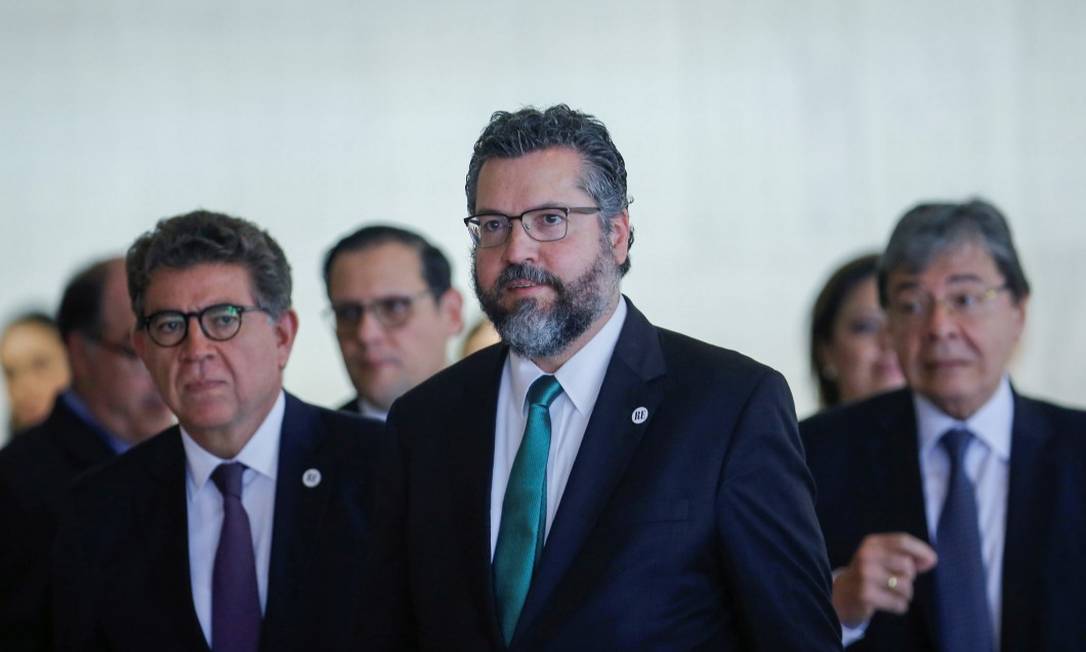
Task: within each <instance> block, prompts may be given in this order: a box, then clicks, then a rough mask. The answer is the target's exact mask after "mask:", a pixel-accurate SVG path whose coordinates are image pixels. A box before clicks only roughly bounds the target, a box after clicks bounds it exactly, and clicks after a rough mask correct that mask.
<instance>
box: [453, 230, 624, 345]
mask: <svg viewBox="0 0 1086 652" xmlns="http://www.w3.org/2000/svg"><path fill="white" fill-rule="evenodd" d="M607 244H608V243H607V239H606V238H604V239H603V242H602V243H601V245H607ZM619 278H620V275H619V272H618V265H616V264H615V262H614V260H612V258H611V252H610V247H609V246H607V248H606V249H602V247H601V251H600V254H599V255H598V256H597V257H596V260H595V261H594V262H593V263H592V267H591V268H590V269H589V270H588V271H586V272H585V273H584V274H582V275H581V276H580V277H579V278H577V279H576V280H575V281H573V282H572V283H570V284H569V285H566V284H565V283H563V282H562V279H560V278H558V277H557V276H555V275H554V274H551V273H550V272H547V271H545V270H542V269H540V268H538V267H532V266H530V265H525V264H514V265H509V266H508V267H506V268H505V269H504V270H503V271H502V273H501V274H500V275H499V276H498V279H497V281H495V283H494V286H493V287H492V288H489V289H483V288H481V287H480V286H479V274H478V270H477V269H476V260H475V254H474V253H472V275H471V280H472V285H473V287H474V288H475V296H476V297H478V299H479V303H480V304H482V306H483V311H484V312H486V315H487V317H489V318H490V321H491V322H493V323H494V328H495V329H496V330H497V331H498V334H499V335H501V338H502V341H503V342H505V343H506V344H507V345H508V346H509V348H510V349H512V350H513V351H514V352H516V353H517V354H519V355H522V356H524V357H526V358H533V359H534V358H549V357H552V356H554V355H557V354H558V353H561V352H562V351H563V350H564V349H565V348H566V347H567V346H569V345H570V343H571V342H573V340H575V339H577V338H578V337H580V336H581V335H583V334H584V332H585V331H586V330H588V327H589V326H591V325H592V323H593V322H594V321H596V319H598V318H599V317H600V316H601V315H603V312H604V311H605V310H606V309H607V308H608V306H609V305H610V303H611V300H612V298H613V297H614V294H615V290H616V289H617V286H618V280H619ZM521 280H525V281H529V282H531V283H536V284H540V285H548V286H550V287H551V288H552V289H553V290H554V292H555V297H554V302H553V304H552V305H551V307H550V308H549V309H547V308H542V307H540V306H539V305H538V304H539V302H538V301H537V300H536V299H531V298H529V299H523V300H521V301H520V302H518V303H517V304H516V305H515V306H514V308H513V309H512V310H507V309H506V308H504V307H503V306H502V305H501V289H502V288H504V287H506V286H507V285H508V284H509V283H512V282H514V281H521Z"/></svg>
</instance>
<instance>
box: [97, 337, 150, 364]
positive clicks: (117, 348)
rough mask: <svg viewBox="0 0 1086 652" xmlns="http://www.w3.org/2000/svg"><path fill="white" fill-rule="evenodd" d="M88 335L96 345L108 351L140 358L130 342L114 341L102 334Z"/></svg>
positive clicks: (133, 358)
mask: <svg viewBox="0 0 1086 652" xmlns="http://www.w3.org/2000/svg"><path fill="white" fill-rule="evenodd" d="M86 337H87V339H88V340H90V341H91V342H94V344H95V346H98V347H99V348H101V349H103V350H105V351H108V352H109V353H112V354H114V355H119V356H121V357H122V358H126V359H128V360H138V359H139V356H138V355H136V352H135V350H133V349H132V347H131V346H129V345H128V344H125V343H122V342H112V341H110V340H107V339H106V338H104V337H102V336H101V335H92V334H87V336H86Z"/></svg>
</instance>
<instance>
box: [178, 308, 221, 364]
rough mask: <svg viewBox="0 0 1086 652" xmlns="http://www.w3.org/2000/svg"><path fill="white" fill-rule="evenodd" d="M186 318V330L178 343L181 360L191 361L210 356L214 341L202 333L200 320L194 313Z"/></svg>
mask: <svg viewBox="0 0 1086 652" xmlns="http://www.w3.org/2000/svg"><path fill="white" fill-rule="evenodd" d="M186 319H188V332H187V333H186V334H185V339H184V340H182V341H181V344H180V345H179V346H180V348H181V358H182V360H186V361H193V360H201V359H203V358H207V357H210V356H211V355H212V353H213V352H214V345H215V341H214V340H212V339H211V338H209V337H208V336H207V335H204V329H203V328H200V320H199V319H197V318H196V317H195V316H194V315H192V316H189V317H186Z"/></svg>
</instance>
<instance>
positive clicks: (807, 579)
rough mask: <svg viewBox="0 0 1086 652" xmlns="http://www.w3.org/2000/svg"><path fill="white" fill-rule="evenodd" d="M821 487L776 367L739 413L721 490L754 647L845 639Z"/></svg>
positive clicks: (805, 646) (734, 583)
mask: <svg viewBox="0 0 1086 652" xmlns="http://www.w3.org/2000/svg"><path fill="white" fill-rule="evenodd" d="M813 494H814V484H813V481H812V480H811V476H810V473H809V472H808V470H807V466H806V464H805V462H804V455H803V447H802V444H801V442H800V438H799V432H798V429H797V427H796V418H795V409H794V407H793V404H792V396H791V393H790V392H789V391H788V385H787V384H786V383H785V381H784V378H783V377H781V375H780V374H778V373H777V372H774V371H770V372H767V373H766V374H765V375H764V376H763V377H762V378H761V380H760V381H759V382H758V384H757V385H756V386H755V388H754V390H753V391H752V393H751V395H750V397H749V398H748V400H747V402H746V404H745V405H744V407H743V408H742V410H741V412H740V414H739V417H738V419H737V421H736V425H735V428H734V431H733V432H732V434H731V443H730V445H729V447H728V450H727V452H726V454H725V457H724V461H723V466H722V468H721V474H720V483H719V487H718V491H717V497H716V500H717V503H716V523H717V530H718V533H719V536H720V539H721V542H722V555H723V568H724V573H725V577H726V581H727V583H728V586H727V589H728V591H729V593H730V594H731V595H732V596H733V600H734V601H735V603H736V604H737V605H738V606H739V613H740V617H741V619H742V623H743V624H742V627H741V631H742V632H743V633H744V635H745V638H746V643H747V645H748V648H749V649H752V650H774V651H776V650H807V651H815V650H840V649H841V629H840V625H839V624H838V621H837V616H836V615H835V613H834V611H833V606H832V603H831V602H830V591H831V583H830V569H829V563H828V560H827V557H826V546H825V543H824V541H823V539H822V532H821V530H820V529H819V526H818V520H817V518H816V516H815V509H814V495H813Z"/></svg>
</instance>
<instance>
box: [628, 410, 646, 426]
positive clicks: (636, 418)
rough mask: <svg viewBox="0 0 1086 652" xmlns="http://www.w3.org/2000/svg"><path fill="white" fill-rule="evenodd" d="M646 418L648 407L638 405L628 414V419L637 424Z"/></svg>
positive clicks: (643, 421)
mask: <svg viewBox="0 0 1086 652" xmlns="http://www.w3.org/2000/svg"><path fill="white" fill-rule="evenodd" d="M648 418H649V409H648V408H646V407H639V408H637V409H636V410H634V411H633V414H631V415H630V420H631V421H633V422H634V423H636V424H638V425H640V424H642V423H645V420H646V419H648Z"/></svg>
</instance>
